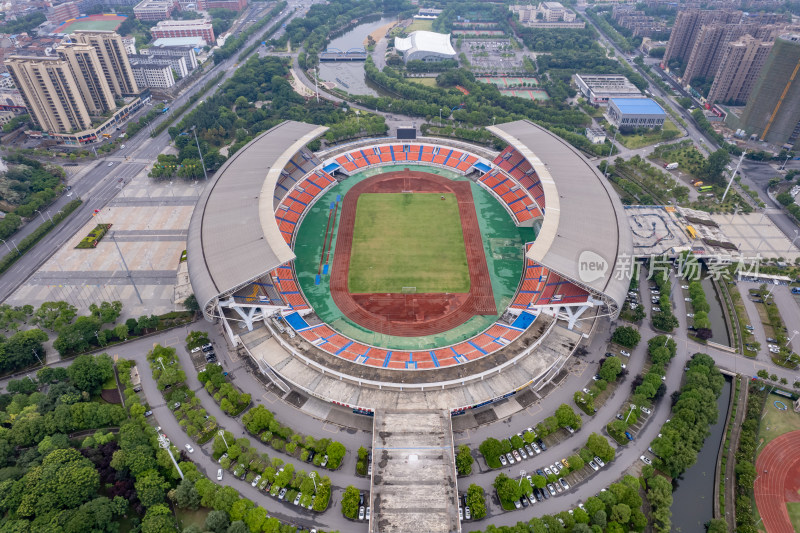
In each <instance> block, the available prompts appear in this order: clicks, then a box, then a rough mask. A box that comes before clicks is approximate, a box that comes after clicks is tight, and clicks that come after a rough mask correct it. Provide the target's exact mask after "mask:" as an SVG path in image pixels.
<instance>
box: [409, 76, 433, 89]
mask: <svg viewBox="0 0 800 533" xmlns="http://www.w3.org/2000/svg"><path fill="white" fill-rule="evenodd" d="M407 81H410V82H411V83H419V84H420V85H424V86H426V87H438V86H439V84H437V83H436V78H407Z"/></svg>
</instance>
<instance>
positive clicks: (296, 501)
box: [292, 492, 303, 505]
mask: <svg viewBox="0 0 800 533" xmlns="http://www.w3.org/2000/svg"><path fill="white" fill-rule="evenodd" d="M302 497H303V493H302V492H298V493H297V496H295V497H294V501H293V502H292V505H297V504H299V503H300V498H302Z"/></svg>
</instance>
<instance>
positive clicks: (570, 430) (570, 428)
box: [564, 426, 575, 435]
mask: <svg viewBox="0 0 800 533" xmlns="http://www.w3.org/2000/svg"><path fill="white" fill-rule="evenodd" d="M564 429H566V430H567V431H569V434H570V435H572V434H573V433H575V430H574V429H572V426H564Z"/></svg>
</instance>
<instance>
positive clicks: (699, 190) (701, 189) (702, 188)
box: [697, 185, 714, 192]
mask: <svg viewBox="0 0 800 533" xmlns="http://www.w3.org/2000/svg"><path fill="white" fill-rule="evenodd" d="M713 188H714V187H712V186H711V185H704V186H702V187H698V188H697V192H706V191H710V190H711V189H713Z"/></svg>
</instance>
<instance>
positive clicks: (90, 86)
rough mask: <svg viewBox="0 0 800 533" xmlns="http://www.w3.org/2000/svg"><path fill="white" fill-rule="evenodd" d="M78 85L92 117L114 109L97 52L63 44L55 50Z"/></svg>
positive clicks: (92, 48)
mask: <svg viewBox="0 0 800 533" xmlns="http://www.w3.org/2000/svg"><path fill="white" fill-rule="evenodd" d="M56 53H57V54H58V57H59V58H60V59H62V60H63V61H65V62H66V63H67V64H68V65H69V68H70V70H71V71H72V75H73V77H74V78H75V81H76V83H77V84H78V87H79V90H80V93H81V94H82V95H83V100H84V103H85V104H86V108H87V109H88V110H89V113H90V114H92V115H102V114H103V113H105V112H106V111H110V110H113V109H116V104H115V103H114V94H113V93H112V92H111V89H110V88H109V86H108V82H107V81H106V77H105V74H104V73H103V67H102V65H101V64H100V59H99V58H98V57H97V51H96V50H95V49H94V47H92V46H90V45H88V44H65V45H62V46H59V47H57V48H56Z"/></svg>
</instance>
